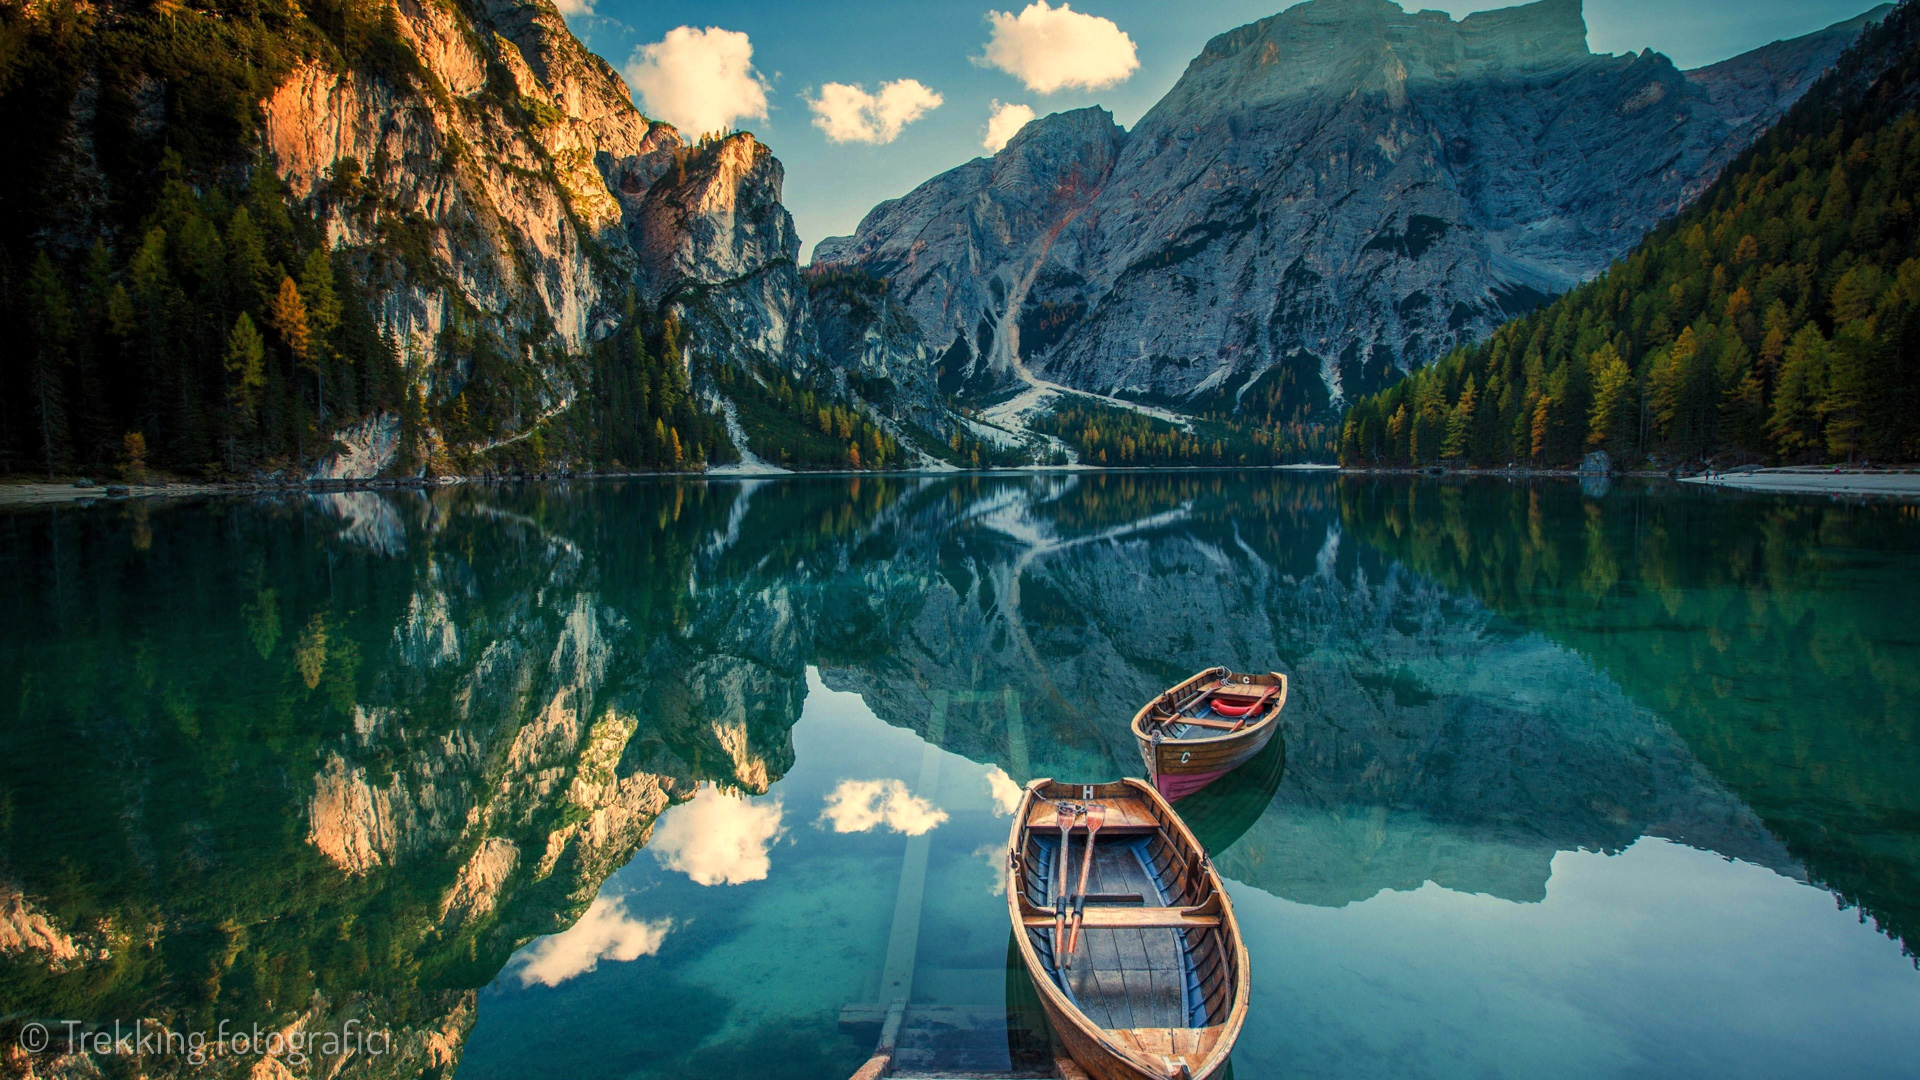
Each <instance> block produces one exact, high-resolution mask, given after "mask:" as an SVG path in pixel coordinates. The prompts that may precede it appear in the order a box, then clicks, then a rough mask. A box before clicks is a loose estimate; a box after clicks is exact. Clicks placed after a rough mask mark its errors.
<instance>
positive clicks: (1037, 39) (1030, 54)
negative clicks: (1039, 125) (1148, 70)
mask: <svg viewBox="0 0 1920 1080" xmlns="http://www.w3.org/2000/svg"><path fill="white" fill-rule="evenodd" d="M987 21H988V22H989V23H992V24H993V31H992V35H991V36H990V37H989V38H988V39H987V52H986V55H985V56H982V57H980V59H979V60H978V61H977V62H978V63H981V64H985V65H987V66H989V67H997V68H999V69H1000V70H1001V71H1004V72H1006V73H1007V74H1009V75H1012V76H1013V77H1014V78H1016V79H1019V80H1020V81H1021V82H1023V83H1026V84H1027V89H1029V90H1032V91H1034V92H1036V93H1041V94H1051V93H1053V92H1054V91H1056V90H1064V89H1067V88H1068V87H1078V88H1080V89H1084V90H1098V89H1100V88H1101V87H1103V86H1112V85H1114V84H1115V83H1118V82H1121V81H1123V80H1125V79H1126V77H1127V76H1129V75H1132V74H1133V72H1134V70H1135V69H1136V68H1138V67H1139V66H1140V59H1139V57H1138V56H1137V55H1135V49H1134V44H1133V39H1132V38H1130V37H1128V36H1127V34H1126V31H1124V30H1122V29H1120V27H1119V26H1117V25H1115V24H1114V21H1113V20H1112V19H1103V18H1101V17H1099V16H1098V15H1087V14H1084V13H1082V12H1078V11H1075V10H1073V9H1072V8H1071V7H1070V6H1068V5H1067V4H1065V3H1062V4H1061V5H1060V6H1059V7H1057V8H1056V7H1052V6H1051V5H1049V4H1048V3H1047V0H1033V3H1031V4H1028V5H1027V6H1026V8H1025V9H1023V10H1022V11H1021V12H1020V14H1018V15H1015V14H1013V13H1012V12H1010V11H989V12H987Z"/></svg>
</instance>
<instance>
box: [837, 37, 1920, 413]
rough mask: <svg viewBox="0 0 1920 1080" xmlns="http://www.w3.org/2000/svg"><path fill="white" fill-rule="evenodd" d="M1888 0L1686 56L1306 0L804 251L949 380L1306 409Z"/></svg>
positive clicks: (1446, 334) (1651, 196) (1606, 247)
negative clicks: (1130, 96) (1762, 40)
mask: <svg viewBox="0 0 1920 1080" xmlns="http://www.w3.org/2000/svg"><path fill="white" fill-rule="evenodd" d="M1886 10H1888V9H1887V8H1884V7H1883V8H1877V9H1875V10H1874V11H1870V12H1868V13H1866V14H1864V15H1862V16H1860V17H1859V18H1856V19H1853V20H1850V21H1848V22H1845V23H1841V24H1839V25H1836V26H1833V27H1830V28H1828V29H1827V30H1823V31H1821V32H1819V33H1816V34H1813V35H1810V36H1808V37H1804V38H1799V39H1796V40H1794V41H1789V42H1780V43H1776V44H1774V45H1771V46H1768V47H1766V48H1763V49H1760V50H1756V51H1754V52H1751V53H1747V54H1744V55H1741V56H1737V57H1734V58H1733V59H1730V60H1727V61H1725V62H1723V63H1720V64H1716V65H1713V66H1712V67H1707V68H1702V69H1699V70H1696V71H1687V72H1683V71H1680V70H1679V69H1677V68H1676V67H1675V66H1674V65H1673V63H1672V62H1671V61H1670V60H1668V59H1667V58H1666V57H1664V56H1662V55H1659V54H1657V53H1654V52H1651V51H1648V52H1643V53H1640V54H1637V55H1622V56H1608V55H1596V54H1594V53H1592V52H1591V51H1589V49H1588V47H1587V41H1586V26H1585V23H1584V21H1583V18H1582V14H1581V5H1580V0H1541V2H1539V3H1534V4H1528V5H1525V6H1522V7H1515V8H1507V9H1502V10H1496V11H1486V12H1478V13H1475V14H1472V15H1469V16H1467V17H1466V18H1464V19H1462V20H1460V21H1458V22H1455V21H1453V20H1452V19H1450V18H1449V17H1447V16H1446V15H1444V14H1442V13H1439V12H1433V11H1425V12H1420V13H1418V14H1409V13H1407V12H1406V11H1404V10H1403V9H1402V8H1401V7H1400V6H1399V5H1398V4H1395V3H1392V2H1390V0H1311V2H1309V3H1304V4H1300V5H1298V6H1296V7H1292V8H1289V9H1288V10H1286V11H1285V12H1283V13H1281V14H1279V15H1275V16H1273V17H1271V18H1268V19H1263V20H1261V21H1259V22H1256V23H1252V24H1249V25H1247V26H1243V27H1240V28H1239V29H1236V30H1232V31H1229V32H1227V33H1225V34H1221V35H1220V36H1218V37H1216V38H1214V39H1213V40H1212V41H1210V42H1209V43H1208V44H1207V46H1206V48H1205V49H1204V50H1203V51H1202V52H1201V54H1200V55H1199V56H1198V57H1196V58H1195V59H1194V60H1193V62H1192V63H1191V64H1189V65H1188V67H1187V70H1186V73H1185V74H1184V75H1183V76H1182V77H1181V79H1180V80H1179V82H1178V83H1176V84H1175V86H1174V87H1173V89H1172V90H1171V91H1169V92H1168V94H1167V95H1166V96H1165V97H1164V98H1162V99H1161V100H1160V102H1159V103H1158V104H1157V105H1155V106H1154V107H1153V108H1152V109H1151V110H1149V111H1148V112H1147V114H1146V115H1145V116H1144V117H1142V118H1141V120H1140V122H1139V123H1138V124H1136V125H1135V126H1134V127H1133V129H1132V130H1131V131H1123V130H1121V129H1120V128H1119V127H1117V126H1116V125H1115V124H1114V123H1113V122H1112V118H1111V117H1110V116H1109V115H1107V114H1106V113H1105V112H1103V111H1101V110H1098V109H1086V110H1079V111H1076V112H1071V113H1062V114H1055V115H1053V116H1049V117H1046V118H1044V119H1041V120H1038V121H1035V122H1034V123H1031V124H1029V125H1028V126H1027V128H1026V129H1025V130H1023V131H1022V132H1021V133H1020V134H1019V135H1018V136H1017V137H1016V138H1015V139H1014V140H1013V141H1012V142H1011V143H1010V144H1009V145H1008V146H1007V147H1006V149H1004V150H1002V151H1001V152H1000V153H999V154H997V155H996V156H995V157H993V158H992V159H990V160H977V161H974V162H970V163H968V164H966V165H963V166H961V167H960V168H958V169H954V170H951V171H949V172H946V173H943V174H941V175H940V176H937V177H935V178H933V179H931V180H929V181H927V182H926V183H925V184H923V185H921V186H920V187H919V188H916V189H915V190H914V191H913V192H911V193H909V194H908V195H906V196H904V197H902V198H900V199H898V200H895V201H892V202H888V203H883V204H881V205H879V206H877V207H875V208H874V209H873V210H872V211H871V212H870V213H869V214H868V215H867V216H866V218H865V219H864V220H863V221H862V222H861V223H860V227H859V229H858V230H857V231H856V232H855V233H854V235H853V236H851V237H839V238H830V239H827V240H823V241H821V243H820V244H819V246H818V248H817V250H816V253H815V261H816V262H833V263H839V264H845V265H850V266H857V267H860V268H863V269H866V270H867V271H869V272H870V273H873V274H875V275H878V276H883V277H886V278H888V279H889V280H891V281H892V282H894V284H895V287H896V291H897V292H898V294H899V296H900V297H901V299H902V302H903V303H904V304H905V305H906V306H907V308H908V310H909V311H911V312H912V313H913V314H914V316H915V317H916V318H917V319H918V320H919V322H920V324H921V326H922V328H923V330H924V332H925V333H926V334H927V336H928V338H929V340H930V342H931V343H932V345H933V346H934V348H935V349H936V350H938V351H940V352H941V353H942V354H943V356H944V357H945V363H944V367H945V372H944V378H943V385H946V386H949V387H951V388H955V389H962V388H964V389H966V390H970V391H973V392H975V393H977V394H980V395H983V396H991V395H992V394H994V393H995V392H996V391H1000V390H1003V389H1005V388H1006V387H1008V386H1010V385H1012V384H1013V383H1015V382H1016V381H1018V379H1019V378H1020V377H1021V376H1022V375H1023V374H1024V372H1026V371H1031V372H1032V373H1033V374H1036V375H1039V376H1042V377H1044V378H1046V379H1049V380H1052V381H1055V382H1057V383H1060V384H1063V385H1065V386H1069V387H1073V388H1077V389H1081V390H1087V391H1093V392H1096V393H1100V394H1106V395H1119V396H1123V397H1127V398H1133V399H1138V400H1145V401H1157V402H1161V403H1167V404H1173V405H1175V406H1176V407H1179V408H1181V409H1182V410H1183V411H1188V412H1204V411H1209V410H1211V409H1216V408H1225V409H1230V410H1238V411H1254V412H1258V413H1261V414H1263V415H1266V416H1269V417H1272V418H1283V417H1296V416H1307V415H1316V414H1322V413H1324V412H1325V410H1326V409H1327V408H1328V407H1329V405H1331V404H1333V403H1336V402H1340V401H1342V400H1344V399H1348V398H1353V397H1357V396H1359V395H1361V394H1364V393H1367V392H1369V391H1371V390H1374V389H1377V388H1379V387H1380V386H1382V385H1384V384H1385V383H1386V382H1387V381H1390V380H1391V379H1393V378H1396V377H1398V375H1399V374H1400V373H1402V372H1404V371H1407V370H1412V369H1415V368H1417V367H1419V366H1421V365H1423V364H1425V363H1427V362H1429V361H1431V360H1433V359H1435V358H1437V357H1439V356H1440V355H1443V354H1444V353H1445V352H1447V351H1448V350H1450V349H1452V348H1454V347H1456V346H1458V345H1462V344H1466V343H1469V342H1474V341H1477V340H1479V339H1481V338H1483V337H1484V336H1485V335H1486V334H1487V333H1489V332H1490V331H1491V330H1492V329H1493V328H1494V327H1496V326H1498V325H1499V324H1500V323H1502V322H1504V321H1506V320H1507V319H1509V318H1511V317H1513V316H1515V315H1517V314H1520V313H1523V312H1525V311H1527V310H1530V309H1531V308H1533V307H1535V306H1537V305H1538V304H1539V303H1540V302H1541V301H1542V300H1544V299H1545V298H1547V297H1549V296H1552V295H1555V294H1558V293H1562V292H1565V291H1566V290H1567V289H1569V288H1570V287H1572V286H1573V285H1575V284H1578V283H1579V282H1582V281H1585V280H1587V279H1589V278H1591V277H1593V276H1594V275H1595V274H1597V273H1599V272H1600V271H1601V270H1603V269H1604V268H1605V267H1606V266H1607V265H1608V264H1609V263H1610V262H1612V261H1613V260H1614V259H1616V258H1618V257H1620V256H1621V255H1622V254H1624V253H1625V252H1626V251H1627V250H1628V249H1629V248H1630V247H1632V245H1633V244H1635V243H1636V242H1638V241H1639V239H1640V238H1641V236H1642V235H1644V234H1645V233H1646V231H1647V230H1648V229H1649V228H1650V227H1652V226H1653V225H1654V224H1656V223H1657V222H1659V221H1660V220H1662V219H1663V218H1665V217H1667V216H1669V215H1671V214H1672V213H1673V212H1674V211H1675V210H1677V209H1678V208H1680V207H1681V206H1684V205H1685V204H1687V203H1688V202H1689V201H1690V200H1692V199H1693V198H1694V197H1695V196H1697V195H1698V194H1699V193H1700V192H1701V191H1702V190H1703V189H1704V188H1705V187H1706V185H1707V184H1708V183H1710V182H1711V181H1712V180H1713V178H1714V177H1715V176H1716V175H1717V174H1718V173H1719V171H1720V170H1721V168H1722V167H1723V166H1724V165H1725V164H1726V163H1727V161H1728V160H1729V159H1730V158H1731V157H1732V156H1733V155H1734V154H1735V153H1737V152H1738V151H1739V150H1741V149H1742V148H1744V147H1745V146H1746V145H1747V144H1748V143H1749V142H1751V141H1752V139H1753V138H1754V137H1755V136H1757V135H1758V134H1759V133H1760V131H1762V130H1764V129H1765V127H1766V126H1767V125H1768V124H1769V123H1771V121H1772V120H1773V119H1774V118H1775V117H1777V116H1778V115H1779V114H1780V112H1781V111H1782V110H1783V109H1784V108H1785V107H1786V106H1788V105H1790V104H1792V102H1793V101H1794V100H1796V99H1797V98H1798V97H1799V95H1800V94H1801V93H1803V92H1804V91H1805V90H1806V88H1807V86H1808V85H1809V84H1810V83H1811V82H1812V81H1813V79H1814V78H1815V77H1817V76H1818V74H1819V73H1820V72H1821V71H1823V70H1825V69H1826V68H1827V67H1828V66H1830V65H1831V64H1832V63H1833V61H1834V60H1835V58H1836V57H1837V56H1838V55H1839V54H1840V52H1841V51H1842V50H1844V49H1845V48H1846V47H1847V45H1848V44H1850V43H1851V42H1852V41H1853V39H1854V38H1855V37H1856V36H1857V35H1858V33H1859V31H1860V29H1861V28H1862V27H1863V26H1864V25H1865V24H1866V23H1868V22H1869V21H1871V20H1872V19H1875V18H1878V17H1880V16H1882V15H1884V13H1885V12H1886Z"/></svg>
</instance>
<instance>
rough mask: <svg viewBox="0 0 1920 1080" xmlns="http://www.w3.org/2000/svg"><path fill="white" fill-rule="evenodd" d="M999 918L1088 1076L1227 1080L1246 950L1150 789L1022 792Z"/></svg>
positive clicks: (1207, 873) (1201, 856)
mask: <svg viewBox="0 0 1920 1080" xmlns="http://www.w3.org/2000/svg"><path fill="white" fill-rule="evenodd" d="M1063 821H1064V822H1065V823H1066V825H1067V831H1066V833H1065V835H1064V837H1063V835H1062V832H1061V825H1062V823H1063ZM1063 839H1064V841H1065V843H1064V849H1065V850H1064V851H1063V844H1062V841H1063ZM1063 856H1064V857H1063ZM1007 911H1008V914H1009V916H1010V917H1011V918H1012V920H1013V928H1014V939H1015V941H1016V943H1017V944H1018V946H1019V949H1020V956H1021V959H1022V960H1024V961H1025V963H1026V966H1027V971H1028V973H1029V974H1030V975H1031V976H1032V978H1033V983H1034V986H1035V988H1036V989H1037V990H1038V991H1039V994H1040V1005H1041V1008H1042V1009H1043V1011H1045V1013H1046V1015H1047V1020H1048V1022H1049V1023H1050V1024H1051V1025H1052V1027H1053V1031H1054V1035H1055V1036H1056V1037H1057V1038H1058V1039H1059V1041H1060V1044H1061V1046H1062V1047H1063V1048H1064V1049H1065V1050H1066V1052H1067V1054H1068V1055H1069V1056H1071V1057H1072V1058H1073V1060H1074V1062H1075V1063H1076V1064H1078V1065H1079V1066H1080V1068H1081V1069H1084V1070H1085V1071H1086V1073H1087V1075H1088V1076H1089V1077H1091V1078H1092V1080H1141V1078H1151V1080H1212V1078H1218V1077H1223V1076H1225V1075H1227V1054H1228V1052H1229V1051H1231V1050H1232V1049H1233V1042H1234V1040H1235V1039H1236V1038H1237V1037H1239V1034H1240V1028H1241V1026H1242V1025H1243V1024H1245V1022H1246V1017H1247V989H1248V981H1247V950H1246V947H1245V946H1244V945H1242V944H1241V941H1240V924H1239V923H1238V922H1237V921H1235V919H1234V915H1233V903H1232V901H1231V900H1229V899H1228V897H1227V893H1226V890H1225V889H1224V888H1223V887H1222V886H1221V884H1220V877H1219V875H1218V874H1216V873H1214V870H1213V864H1212V863H1211V861H1209V860H1208V858H1207V854H1206V851H1205V850H1204V849H1202V848H1201V846H1200V842H1199V841H1198V840H1196V839H1195V838H1194V836H1193V834H1192V833H1191V832H1189V831H1188V830H1187V827H1186V825H1185V824H1183V823H1182V822H1181V820H1180V817H1179V815H1178V814H1175V813H1174V811H1173V808H1172V807H1171V806H1169V805H1168V804H1167V801H1166V800H1165V799H1164V798H1162V797H1161V796H1160V794H1159V793H1158V792H1156V791H1154V790H1153V787H1152V786H1151V785H1149V784H1147V783H1144V782H1142V781H1139V780H1121V781H1118V782H1116V783H1111V784H1061V783H1055V782H1054V781H1052V780H1035V781H1034V782H1033V783H1031V784H1029V785H1027V790H1026V794H1025V795H1024V797H1023V798H1022V799H1021V801H1020V808H1019V810H1018V811H1017V812H1016V814H1015V815H1014V819H1013V831H1012V835H1011V836H1010V837H1009V838H1008V850H1007Z"/></svg>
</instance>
